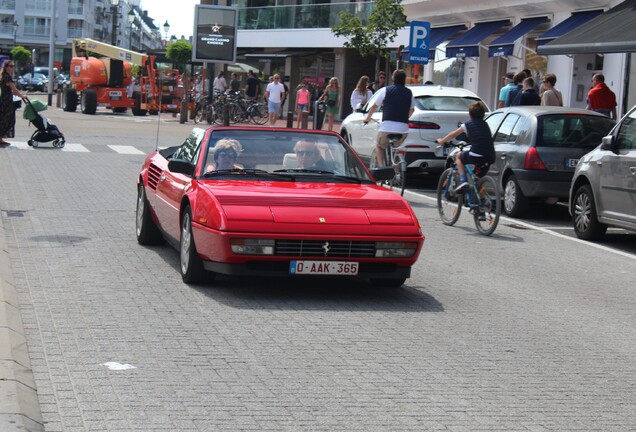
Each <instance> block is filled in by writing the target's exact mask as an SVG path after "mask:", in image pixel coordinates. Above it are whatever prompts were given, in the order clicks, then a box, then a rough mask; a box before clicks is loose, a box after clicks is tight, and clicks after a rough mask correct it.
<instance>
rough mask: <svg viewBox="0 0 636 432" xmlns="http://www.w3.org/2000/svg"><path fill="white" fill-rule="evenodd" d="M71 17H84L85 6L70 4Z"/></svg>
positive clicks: (69, 12)
mask: <svg viewBox="0 0 636 432" xmlns="http://www.w3.org/2000/svg"><path fill="white" fill-rule="evenodd" d="M68 14H69V15H84V5H83V4H82V3H75V2H73V3H69V4H68Z"/></svg>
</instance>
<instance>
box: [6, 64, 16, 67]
mask: <svg viewBox="0 0 636 432" xmlns="http://www.w3.org/2000/svg"><path fill="white" fill-rule="evenodd" d="M7 67H15V65H12V64H10V65H7Z"/></svg>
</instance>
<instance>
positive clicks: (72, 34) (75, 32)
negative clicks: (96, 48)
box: [67, 27, 83, 38]
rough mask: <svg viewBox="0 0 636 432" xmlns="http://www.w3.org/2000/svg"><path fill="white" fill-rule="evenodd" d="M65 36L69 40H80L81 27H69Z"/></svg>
mask: <svg viewBox="0 0 636 432" xmlns="http://www.w3.org/2000/svg"><path fill="white" fill-rule="evenodd" d="M67 36H68V37H69V38H81V37H82V36H83V34H82V28H81V27H69V28H68V32H67Z"/></svg>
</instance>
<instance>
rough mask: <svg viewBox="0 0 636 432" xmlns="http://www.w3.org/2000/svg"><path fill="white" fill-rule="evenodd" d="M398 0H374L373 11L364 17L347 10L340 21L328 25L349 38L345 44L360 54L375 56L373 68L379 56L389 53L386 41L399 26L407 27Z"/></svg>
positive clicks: (338, 33)
mask: <svg viewBox="0 0 636 432" xmlns="http://www.w3.org/2000/svg"><path fill="white" fill-rule="evenodd" d="M407 25H408V22H407V20H406V16H405V15H404V8H402V4H401V0H376V1H375V5H374V8H373V11H372V12H371V14H369V17H368V18H367V19H366V20H364V21H363V20H361V19H360V17H359V16H358V15H354V14H352V13H350V12H346V11H342V12H340V23H339V24H336V25H335V26H333V27H332V28H331V32H332V33H333V34H334V35H335V36H343V37H345V38H347V39H348V40H347V41H346V42H345V43H344V46H345V48H354V49H356V50H358V52H359V53H360V55H361V56H362V57H367V56H374V57H376V72H377V69H378V68H379V64H380V58H387V57H388V56H389V52H390V51H389V49H388V48H387V45H388V44H389V43H391V42H393V41H394V40H395V38H396V37H397V34H398V30H400V29H402V28H404V27H406V26H407Z"/></svg>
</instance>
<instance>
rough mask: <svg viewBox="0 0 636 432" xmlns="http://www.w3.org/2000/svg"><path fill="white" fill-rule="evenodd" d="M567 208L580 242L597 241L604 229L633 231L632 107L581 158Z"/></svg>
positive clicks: (635, 115) (635, 164)
mask: <svg viewBox="0 0 636 432" xmlns="http://www.w3.org/2000/svg"><path fill="white" fill-rule="evenodd" d="M569 204H570V205H569V207H570V214H571V215H572V221H573V223H574V232H575V233H576V235H577V237H578V238H580V239H584V240H597V239H600V238H601V237H602V236H603V235H604V234H605V231H606V230H607V227H608V226H614V227H620V228H624V229H627V230H630V231H636V107H634V108H632V110H631V111H630V112H629V113H628V114H627V115H625V116H624V117H623V118H622V119H621V120H620V122H619V123H618V124H617V125H616V127H615V128H614V129H613V130H612V131H611V132H610V134H609V135H608V136H606V137H604V138H603V139H602V144H601V145H600V146H598V147H597V148H595V149H594V150H592V151H591V152H589V153H588V154H586V155H585V156H583V157H582V158H581V160H580V162H579V164H578V165H577V167H576V171H575V172H574V177H573V178H572V186H571V188H570V203H569Z"/></svg>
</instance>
